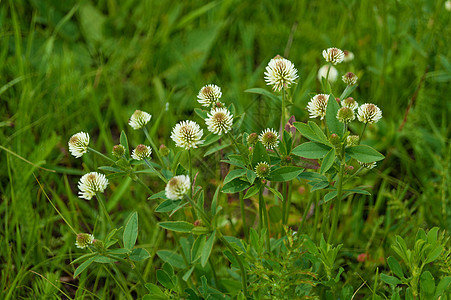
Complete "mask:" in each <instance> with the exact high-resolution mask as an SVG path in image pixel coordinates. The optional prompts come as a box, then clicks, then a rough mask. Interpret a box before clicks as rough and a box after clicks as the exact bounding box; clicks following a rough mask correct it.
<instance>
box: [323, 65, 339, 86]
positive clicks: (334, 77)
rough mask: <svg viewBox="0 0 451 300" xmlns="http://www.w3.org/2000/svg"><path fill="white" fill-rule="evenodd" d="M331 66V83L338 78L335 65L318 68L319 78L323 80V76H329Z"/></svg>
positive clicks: (329, 78)
mask: <svg viewBox="0 0 451 300" xmlns="http://www.w3.org/2000/svg"><path fill="white" fill-rule="evenodd" d="M329 67H330V71H329V77H328V80H327V81H329V82H330V83H334V82H335V81H337V78H338V71H337V69H335V67H334V66H329V65H324V66H322V67H321V68H320V69H319V70H318V80H319V81H320V82H321V81H322V80H323V78H326V77H327V70H328V69H329Z"/></svg>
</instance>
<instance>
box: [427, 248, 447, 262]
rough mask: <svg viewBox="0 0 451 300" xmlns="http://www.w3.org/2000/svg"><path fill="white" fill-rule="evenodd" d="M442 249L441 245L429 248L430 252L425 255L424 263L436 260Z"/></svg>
mask: <svg viewBox="0 0 451 300" xmlns="http://www.w3.org/2000/svg"><path fill="white" fill-rule="evenodd" d="M442 251H443V247H442V246H437V247H435V248H433V249H432V250H431V252H429V254H428V255H427V259H426V262H425V263H426V264H428V263H431V262H433V261H434V260H436V259H437V258H439V256H440V254H441V253H442Z"/></svg>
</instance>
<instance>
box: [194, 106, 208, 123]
mask: <svg viewBox="0 0 451 300" xmlns="http://www.w3.org/2000/svg"><path fill="white" fill-rule="evenodd" d="M194 112H195V113H196V115H198V116H199V117H200V118H201V119H202V120H205V119H206V118H207V117H208V116H207V114H208V113H207V112H206V111H205V110H203V109H200V108H195V109H194Z"/></svg>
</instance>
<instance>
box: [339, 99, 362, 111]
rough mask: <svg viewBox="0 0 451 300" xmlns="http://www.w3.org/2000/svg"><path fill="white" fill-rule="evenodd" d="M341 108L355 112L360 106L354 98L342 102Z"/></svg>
mask: <svg viewBox="0 0 451 300" xmlns="http://www.w3.org/2000/svg"><path fill="white" fill-rule="evenodd" d="M340 103H341V106H343V107H349V108H350V109H352V110H355V109H356V108H357V107H359V104H358V103H357V101H355V100H354V98H352V97H348V98H346V99H344V100H343V101H341V102H340Z"/></svg>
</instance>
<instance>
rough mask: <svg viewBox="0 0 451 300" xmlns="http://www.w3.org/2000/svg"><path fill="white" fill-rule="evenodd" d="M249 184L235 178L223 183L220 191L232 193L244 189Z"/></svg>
mask: <svg viewBox="0 0 451 300" xmlns="http://www.w3.org/2000/svg"><path fill="white" fill-rule="evenodd" d="M249 186H250V184H249V182H247V181H244V180H241V179H239V178H235V179H234V180H232V181H230V182H229V183H227V184H225V185H224V187H223V188H222V192H223V193H226V194H233V193H238V192H241V191H244V190H245V189H247V188H248V187H249Z"/></svg>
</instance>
